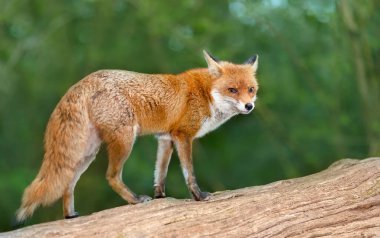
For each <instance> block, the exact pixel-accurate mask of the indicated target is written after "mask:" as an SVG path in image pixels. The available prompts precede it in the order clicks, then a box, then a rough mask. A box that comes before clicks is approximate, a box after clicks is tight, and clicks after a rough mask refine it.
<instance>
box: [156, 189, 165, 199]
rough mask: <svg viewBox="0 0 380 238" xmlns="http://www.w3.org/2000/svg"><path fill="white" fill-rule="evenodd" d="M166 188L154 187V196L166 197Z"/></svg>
mask: <svg viewBox="0 0 380 238" xmlns="http://www.w3.org/2000/svg"><path fill="white" fill-rule="evenodd" d="M165 197H166V194H165V188H163V187H161V186H156V187H154V198H165Z"/></svg>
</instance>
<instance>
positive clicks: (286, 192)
mask: <svg viewBox="0 0 380 238" xmlns="http://www.w3.org/2000/svg"><path fill="white" fill-rule="evenodd" d="M201 236H203V237H205V236H207V237H247V236H249V237H320V236H327V237H375V236H377V237H379V236H380V158H369V159H365V160H361V161H359V160H353V159H344V160H340V161H338V162H336V163H334V164H333V165H331V166H330V167H329V168H328V169H326V170H324V171H322V172H319V173H317V174H313V175H310V176H306V177H302V178H296V179H290V180H284V181H278V182H274V183H271V184H268V185H264V186H255V187H249V188H243V189H238V190H233V191H223V192H216V193H214V194H213V196H212V197H211V199H210V200H208V201H204V202H195V201H191V200H178V199H174V198H166V199H157V200H153V201H151V202H148V203H144V204H138V205H126V206H122V207H117V208H113V209H109V210H105V211H101V212H97V213H94V214H91V215H88V216H83V217H79V218H75V219H72V220H59V221H53V222H49V223H44V224H38V225H33V226H30V227H25V228H22V229H19V230H16V231H11V232H7V233H3V234H1V235H0V237H93V238H94V237H201Z"/></svg>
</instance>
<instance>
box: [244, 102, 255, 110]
mask: <svg viewBox="0 0 380 238" xmlns="http://www.w3.org/2000/svg"><path fill="white" fill-rule="evenodd" d="M252 108H253V105H252V103H247V104H245V109H247V111H250V110H252Z"/></svg>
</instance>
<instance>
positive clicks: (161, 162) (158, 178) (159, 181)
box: [154, 138, 173, 198]
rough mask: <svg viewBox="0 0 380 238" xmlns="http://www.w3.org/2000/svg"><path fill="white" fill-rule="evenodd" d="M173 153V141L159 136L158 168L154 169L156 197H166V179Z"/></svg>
mask: <svg viewBox="0 0 380 238" xmlns="http://www.w3.org/2000/svg"><path fill="white" fill-rule="evenodd" d="M172 153H173V142H172V141H171V140H170V139H169V140H168V139H166V138H158V149H157V160H156V169H155V170H154V197H155V198H164V197H166V194H165V179H166V174H167V172H168V166H169V163H170V157H171V156H172Z"/></svg>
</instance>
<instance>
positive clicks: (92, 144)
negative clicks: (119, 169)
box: [62, 126, 101, 219]
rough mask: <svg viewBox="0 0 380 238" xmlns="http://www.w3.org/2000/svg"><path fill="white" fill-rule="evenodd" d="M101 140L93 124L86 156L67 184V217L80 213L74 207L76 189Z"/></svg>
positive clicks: (65, 209) (64, 202)
mask: <svg viewBox="0 0 380 238" xmlns="http://www.w3.org/2000/svg"><path fill="white" fill-rule="evenodd" d="M100 144H101V140H100V138H99V136H98V134H97V132H96V130H95V128H93V127H92V126H91V127H90V132H89V137H88V140H87V148H86V151H85V152H84V157H83V159H82V160H81V162H80V163H79V165H77V168H76V170H75V171H76V172H75V174H74V177H73V179H72V180H71V182H70V184H69V185H68V186H67V188H66V189H65V191H64V193H63V197H62V198H63V214H64V217H65V218H66V219H70V218H75V217H78V216H79V213H78V212H76V211H75V208H74V189H75V185H76V184H77V182H78V180H79V178H80V176H81V175H82V174H83V172H84V171H86V170H87V168H88V166H90V164H91V163H92V161H94V159H95V157H96V154H97V153H98V151H99V148H100Z"/></svg>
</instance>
